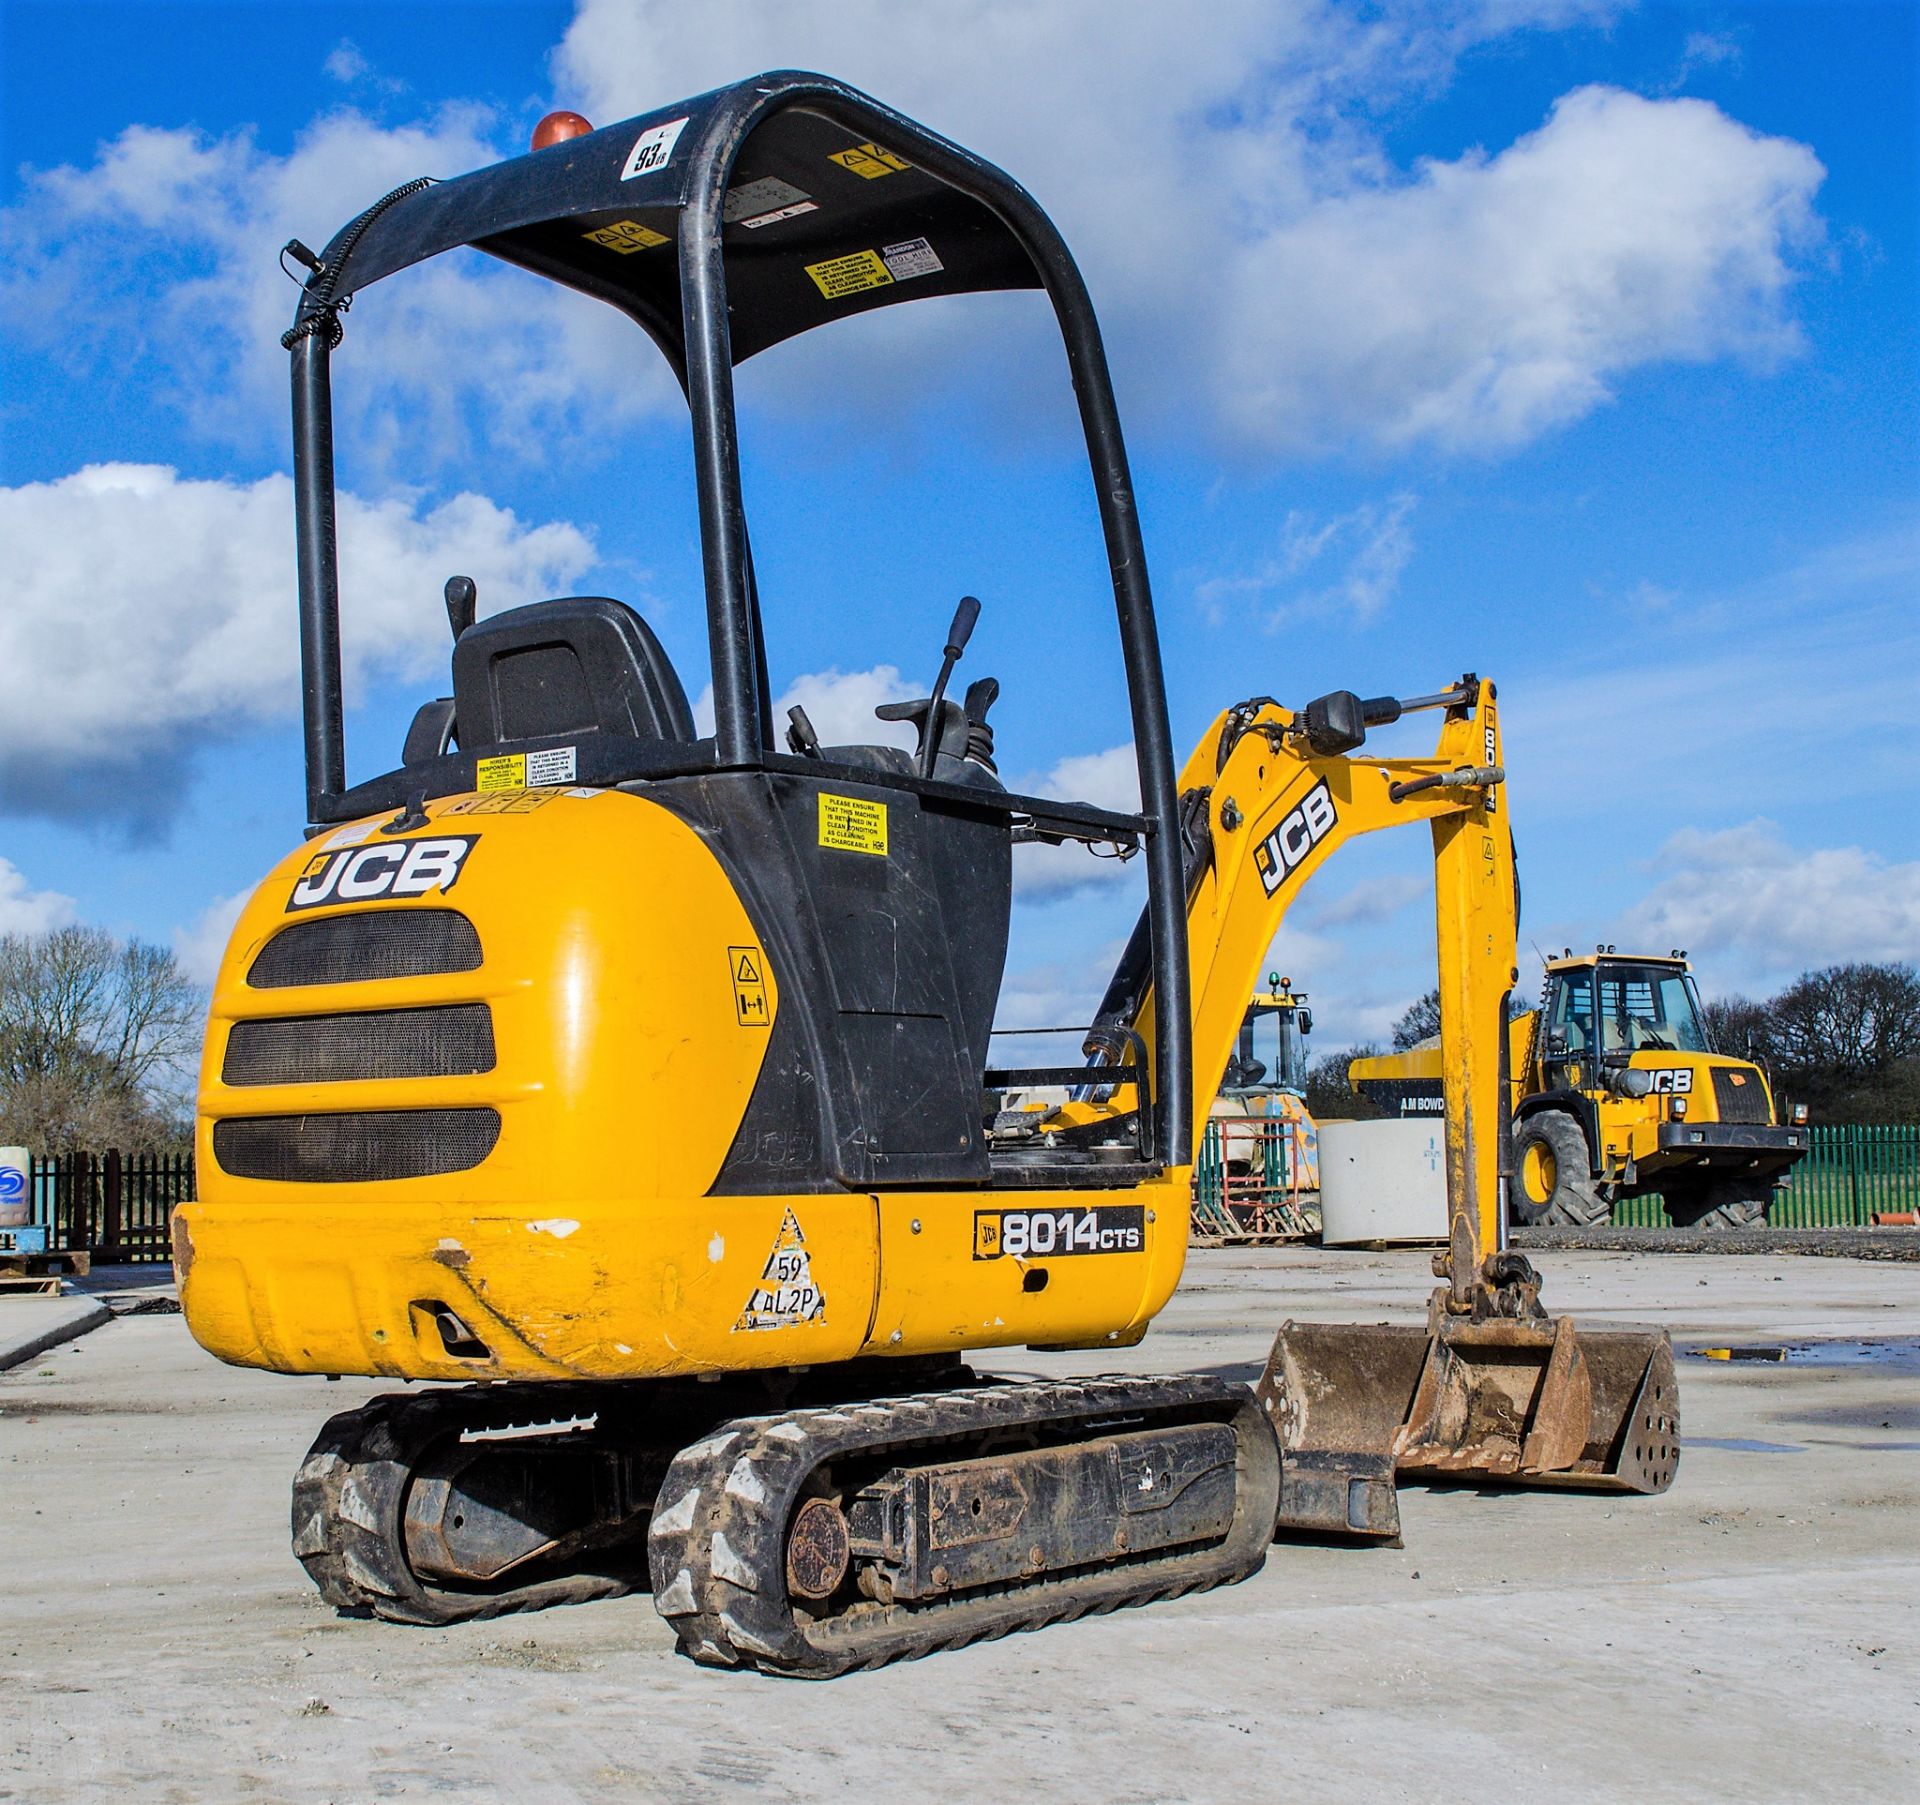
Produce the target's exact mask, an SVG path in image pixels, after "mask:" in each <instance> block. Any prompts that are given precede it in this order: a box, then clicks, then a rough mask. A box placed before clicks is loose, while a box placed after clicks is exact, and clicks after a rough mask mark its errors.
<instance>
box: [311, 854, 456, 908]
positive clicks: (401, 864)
mask: <svg viewBox="0 0 1920 1805" xmlns="http://www.w3.org/2000/svg"><path fill="white" fill-rule="evenodd" d="M478 840H479V835H478V834H447V835H445V836H443V837H441V838H439V839H433V840H388V841H385V842H383V843H382V844H380V845H377V846H348V847H343V848H342V849H341V850H340V851H338V852H323V853H321V854H320V855H319V856H318V857H316V858H314V859H311V860H309V861H308V863H307V868H306V870H305V871H304V872H303V873H302V874H301V877H300V881H299V882H298V883H297V884H295V885H294V887H293V894H292V895H291V896H289V897H288V898H287V913H288V914H292V913H293V912H294V911H295V910H297V909H318V908H321V907H323V906H325V905H326V904H328V903H358V902H374V901H376V900H378V899H379V898H381V897H389V896H425V895H426V894H427V892H428V891H429V890H440V891H447V890H451V889H452V888H453V886H454V885H455V884H456V883H457V882H458V881H459V878H460V871H461V867H462V866H464V865H465V864H466V862H467V855H468V853H470V852H472V851H473V849H474V846H475V844H476V843H477V841H478Z"/></svg>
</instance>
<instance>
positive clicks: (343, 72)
mask: <svg viewBox="0 0 1920 1805" xmlns="http://www.w3.org/2000/svg"><path fill="white" fill-rule="evenodd" d="M321 67H322V68H323V69H325V70H326V72H327V73H328V74H329V75H331V76H332V77H333V79H334V80H335V81H338V82H356V81H358V80H359V79H360V78H361V76H363V75H365V74H367V73H368V71H369V70H371V69H372V67H373V65H372V64H371V63H369V62H368V61H367V58H366V54H365V52H364V51H362V50H361V48H360V46H359V45H358V44H356V43H355V42H354V41H353V39H351V38H342V39H341V40H340V42H339V43H337V44H336V45H334V47H333V49H332V50H330V51H329V52H328V53H327V60H326V61H325V62H324V63H322V64H321Z"/></svg>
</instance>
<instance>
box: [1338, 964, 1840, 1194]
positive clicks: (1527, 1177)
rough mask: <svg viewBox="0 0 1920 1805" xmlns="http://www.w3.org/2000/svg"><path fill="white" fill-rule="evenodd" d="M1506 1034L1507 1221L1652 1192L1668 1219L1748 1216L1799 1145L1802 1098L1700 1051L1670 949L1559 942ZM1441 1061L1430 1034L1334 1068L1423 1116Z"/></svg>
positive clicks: (1693, 1006)
mask: <svg viewBox="0 0 1920 1805" xmlns="http://www.w3.org/2000/svg"><path fill="white" fill-rule="evenodd" d="M1507 1037H1508V1042H1509V1047H1508V1061H1509V1069H1510V1071H1511V1074H1512V1076H1511V1079H1510V1082H1509V1085H1508V1092H1509V1096H1508V1107H1509V1109H1510V1111H1511V1114H1512V1118H1513V1185H1512V1189H1511V1193H1510V1198H1509V1202H1510V1206H1511V1208H1512V1211H1513V1215H1514V1219H1515V1220H1516V1221H1518V1222H1525V1223H1554V1224H1563V1225H1570V1226H1575V1227H1580V1226H1585V1225H1587V1224H1589V1223H1594V1222H1604V1221H1606V1220H1607V1218H1608V1217H1609V1216H1610V1215H1611V1214H1612V1212H1613V1206H1614V1203H1615V1201H1616V1200H1617V1199H1619V1198H1624V1197H1637V1196H1640V1195H1642V1194H1643V1193H1645V1192H1649V1191H1655V1192H1658V1193H1659V1194H1660V1196H1661V1198H1662V1200H1663V1201H1664V1203H1665V1205H1666V1210H1667V1214H1668V1216H1669V1217H1670V1218H1671V1219H1672V1221H1673V1223H1674V1225H1675V1226H1676V1227H1678V1228H1745V1227H1748V1226H1750V1225H1752V1224H1763V1223H1764V1222H1765V1221H1766V1218H1767V1210H1768V1207H1769V1205H1770V1204H1771V1203H1772V1201H1773V1198H1774V1196H1775V1194H1776V1191H1777V1190H1778V1188H1779V1187H1780V1186H1781V1185H1784V1184H1785V1183H1786V1180H1787V1174H1788V1172H1789V1171H1791V1169H1792V1168H1793V1165H1794V1163H1795V1162H1796V1161H1798V1160H1801V1159H1804V1158H1805V1157H1806V1152H1807V1144H1808V1135H1807V1111H1806V1106H1805V1105H1804V1104H1797V1105H1796V1104H1788V1105H1787V1106H1786V1107H1785V1109H1784V1110H1780V1109H1778V1108H1777V1106H1776V1105H1775V1102H1774V1097H1773V1091H1772V1088H1771V1087H1770V1086H1769V1085H1768V1083H1767V1076H1766V1073H1765V1072H1763V1071H1762V1070H1761V1069H1760V1067H1759V1066H1757V1065H1755V1064H1754V1063H1753V1062H1752V1061H1751V1060H1748V1059H1735V1058H1733V1057H1731V1056H1730V1055H1728V1054H1725V1053H1717V1052H1715V1051H1714V1050H1713V1048H1712V1046H1711V1045H1710V1044H1709V1041H1708V1038H1707V1030H1706V1024H1705V1020H1704V1018H1703V1017H1702V1014H1701V1011H1700V999H1699V997H1698V996H1697V995H1696V994H1695V992H1694V986H1693V974H1692V972H1691V970H1689V968H1688V965H1687V958H1686V955H1685V954H1684V953H1682V952H1679V951H1677V950H1676V951H1674V952H1671V953H1667V954H1664V955H1662V954H1656V953H1616V952H1615V950H1614V949H1613V948H1612V947H1611V946H1601V947H1596V948H1595V949H1594V950H1593V952H1591V953H1587V954H1575V953H1574V952H1573V950H1572V949H1571V948H1568V950H1567V951H1566V952H1564V953H1562V954H1561V955H1560V956H1559V957H1557V958H1553V959H1549V960H1548V961H1547V962H1546V976H1545V978H1544V980H1543V982H1542V985H1541V992H1540V1006H1539V1008H1538V1009H1535V1010H1531V1011H1529V1012H1528V1013H1526V1014H1524V1015H1519V1016H1516V1017H1515V1018H1514V1019H1513V1021H1512V1022H1511V1023H1510V1024H1509V1026H1508V1029H1507ZM1441 1061H1442V1051H1441V1048H1440V1047H1439V1045H1438V1044H1437V1043H1435V1042H1431V1041H1430V1042H1427V1043H1426V1044H1424V1045H1422V1046H1419V1047H1415V1048H1412V1049H1410V1050H1409V1051H1407V1052H1405V1053H1391V1054H1383V1055H1381V1056H1379V1057H1378V1058H1373V1059H1356V1060H1354V1061H1353V1063H1352V1064H1351V1066H1349V1068H1348V1072H1347V1076H1348V1081H1349V1082H1350V1083H1351V1084H1352V1085H1353V1088H1354V1089H1355V1090H1356V1091H1358V1092H1360V1094H1361V1095H1363V1096H1366V1097H1370V1098H1372V1099H1373V1100H1374V1101H1375V1102H1377V1103H1381V1104H1384V1105H1385V1106H1386V1107H1387V1108H1389V1109H1394V1110H1397V1111H1398V1112H1399V1113H1401V1114H1402V1115H1419V1114H1432V1113H1436V1112H1438V1111H1439V1110H1441V1109H1442V1108H1444V1106H1445V1099H1444V1096H1443V1094H1442V1084H1441V1077H1440V1071H1441Z"/></svg>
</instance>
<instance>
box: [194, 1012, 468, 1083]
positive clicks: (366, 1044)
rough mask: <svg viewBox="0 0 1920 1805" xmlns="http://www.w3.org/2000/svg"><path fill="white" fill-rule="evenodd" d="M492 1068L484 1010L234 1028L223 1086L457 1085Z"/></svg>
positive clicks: (320, 1018) (314, 1018)
mask: <svg viewBox="0 0 1920 1805" xmlns="http://www.w3.org/2000/svg"><path fill="white" fill-rule="evenodd" d="M493 1066H494V1052H493V1011H492V1010H490V1009H489V1008H488V1007H487V1005H486V1004H485V1003H452V1004H448V1005H445V1006H444V1007H441V1008H435V1009H374V1010H367V1011H365V1012H362V1013H359V1014H353V1015H293V1016H277V1017H275V1018H274V1019H272V1020H270V1021H255V1022H235V1023H234V1025H233V1032H232V1033H231V1034H230V1035H228V1037H227V1053H226V1058H225V1059H224V1060H223V1061H222V1062H221V1067H220V1077H221V1080H222V1082H224V1083H227V1084H333V1083H340V1082H343V1081H345V1080H348V1079H352V1078H456V1077H462V1076H466V1075H469V1074H471V1073H474V1072H490V1071H492V1070H493Z"/></svg>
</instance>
